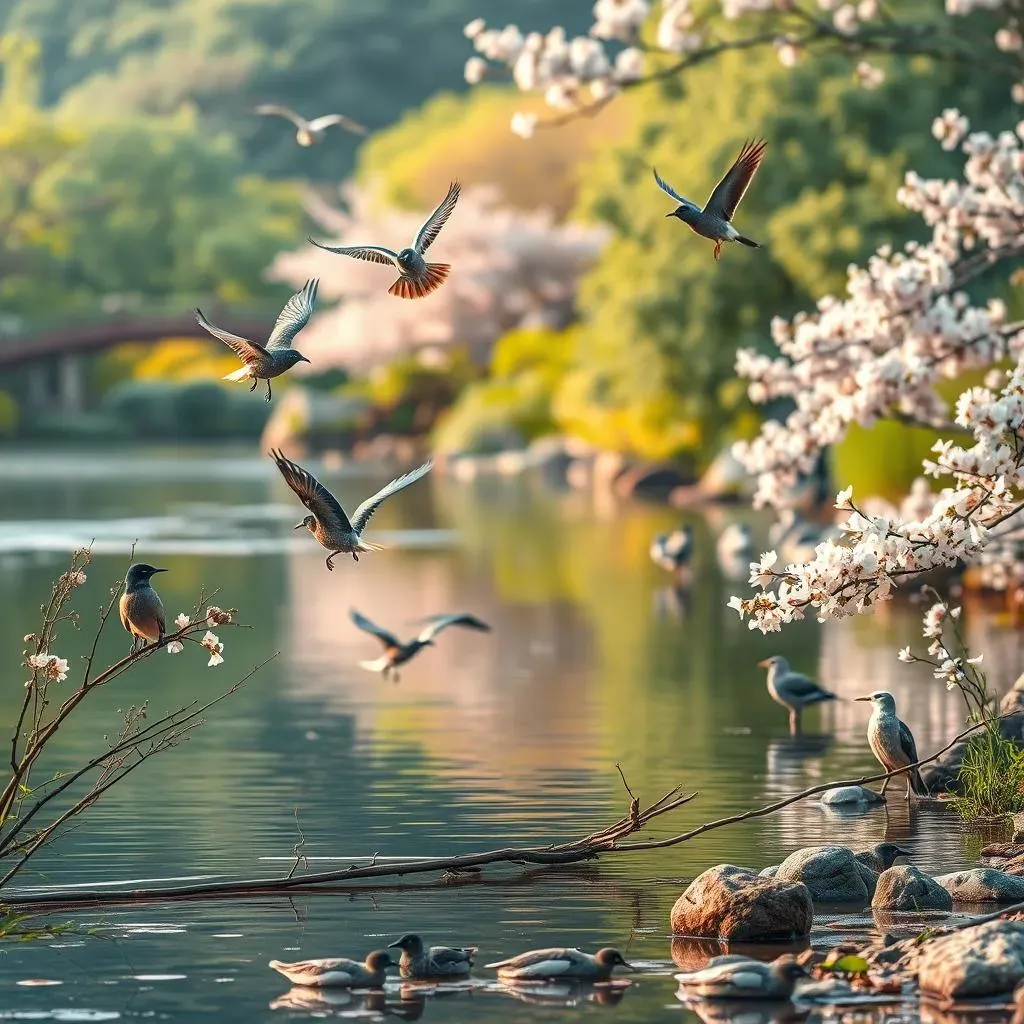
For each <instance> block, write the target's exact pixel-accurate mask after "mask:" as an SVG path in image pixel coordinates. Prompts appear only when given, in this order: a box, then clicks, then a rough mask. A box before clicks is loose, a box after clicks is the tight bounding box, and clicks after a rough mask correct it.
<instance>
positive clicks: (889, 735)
mask: <svg viewBox="0 0 1024 1024" xmlns="http://www.w3.org/2000/svg"><path fill="white" fill-rule="evenodd" d="M853 699H854V700H864V701H870V702H871V703H872V704H873V705H874V708H873V710H872V712H871V718H869V719H868V746H869V747H871V753H872V754H874V755H875V757H876V758H878V763H879V764H880V765H881V766H882V767H883V768H884V769H885V770H886V771H887V772H894V771H896V770H897V769H899V768H906V767H907V766H908V765H912V764H916V762H917V761H918V756H917V744H916V743H915V742H914V734H913V733H912V732H911V731H910V729H909V728H907V725H906V723H905V722H901V721H900V719H899V718H897V717H896V698H895V697H894V696H893V695H892V694H891V693H889V692H888V691H887V690H875V692H874V693H872V694H870V695H869V696H867V697H854V698H853ZM892 778H895V776H892ZM891 781H892V779H891V778H890V779H886V780H885V782H883V783H882V789H881V793H882V794H883V795H884V793H885V790H886V787H887V786H888V785H889V783H890V782H891ZM911 791H913V792H914V794H915V795H916V796H928V787H927V786H926V785H925V782H924V779H922V778H921V773H920V771H918V769H917V768H913V769H911V770H910V771H909V772H908V773H907V794H906V799H907V800H909V799H910V794H911Z"/></svg>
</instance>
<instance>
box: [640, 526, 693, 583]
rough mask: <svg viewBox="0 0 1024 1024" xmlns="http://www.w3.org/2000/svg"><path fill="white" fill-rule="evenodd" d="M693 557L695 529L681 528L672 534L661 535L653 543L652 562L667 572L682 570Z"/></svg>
mask: <svg viewBox="0 0 1024 1024" xmlns="http://www.w3.org/2000/svg"><path fill="white" fill-rule="evenodd" d="M692 555H693V527H692V526H690V525H688V524H687V525H685V526H680V527H678V528H677V529H675V530H673V531H672V532H671V533H659V534H658V535H657V536H656V537H655V538H654V540H652V541H651V547H650V556H651V561H652V562H654V564H655V565H656V566H658V567H659V568H661V569H664V570H665V572H677V571H678V570H680V569H682V568H683V566H685V565H686V564H687V563H688V562H689V561H690V558H691V557H692Z"/></svg>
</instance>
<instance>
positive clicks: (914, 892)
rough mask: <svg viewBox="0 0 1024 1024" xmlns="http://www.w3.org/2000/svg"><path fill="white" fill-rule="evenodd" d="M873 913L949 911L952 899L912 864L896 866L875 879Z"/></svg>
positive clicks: (936, 883) (872, 902) (951, 907)
mask: <svg viewBox="0 0 1024 1024" xmlns="http://www.w3.org/2000/svg"><path fill="white" fill-rule="evenodd" d="M871 906H872V908H873V909H874V910H906V911H914V910H952V909H953V897H952V896H950V894H949V893H948V892H947V891H946V890H945V889H944V888H943V887H942V886H941V885H939V883H938V882H936V881H935V879H934V878H930V877H929V876H928V875H925V874H923V873H922V872H920V871H918V870H917V868H915V867H914V865H913V864H897V865H896V866H894V867H891V868H889V869H888V870H886V871H883V872H882V873H881V875H879V876H878V885H877V886H876V887H875V895H874V897H873V898H872V900H871Z"/></svg>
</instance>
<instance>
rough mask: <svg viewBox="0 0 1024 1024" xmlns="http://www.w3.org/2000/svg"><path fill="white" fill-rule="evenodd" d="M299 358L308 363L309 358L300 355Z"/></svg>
mask: <svg viewBox="0 0 1024 1024" xmlns="http://www.w3.org/2000/svg"><path fill="white" fill-rule="evenodd" d="M299 360H300V361H301V362H303V363H308V362H309V360H308V359H307V358H306V357H305V356H299Z"/></svg>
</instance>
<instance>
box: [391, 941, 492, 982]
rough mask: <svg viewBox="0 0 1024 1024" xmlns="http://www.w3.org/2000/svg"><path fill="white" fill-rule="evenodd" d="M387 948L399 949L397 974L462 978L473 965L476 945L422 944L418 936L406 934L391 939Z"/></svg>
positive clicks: (410, 976)
mask: <svg viewBox="0 0 1024 1024" xmlns="http://www.w3.org/2000/svg"><path fill="white" fill-rule="evenodd" d="M388 949H400V950H401V951H402V957H401V959H400V960H399V961H398V973H399V974H400V975H401V976H402V977H403V978H459V977H465V976H466V975H467V974H469V971H470V968H471V967H472V966H473V954H474V953H475V952H476V951H477V947H476V946H466V947H465V949H463V948H462V947H461V946H431V947H430V948H429V949H428V948H427V947H426V946H424V945H423V940H422V939H421V938H420V937H419V936H418V935H403V936H402V937H401V938H400V939H399V940H398V941H397V942H392V943H391V944H390V945H389V946H388Z"/></svg>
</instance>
